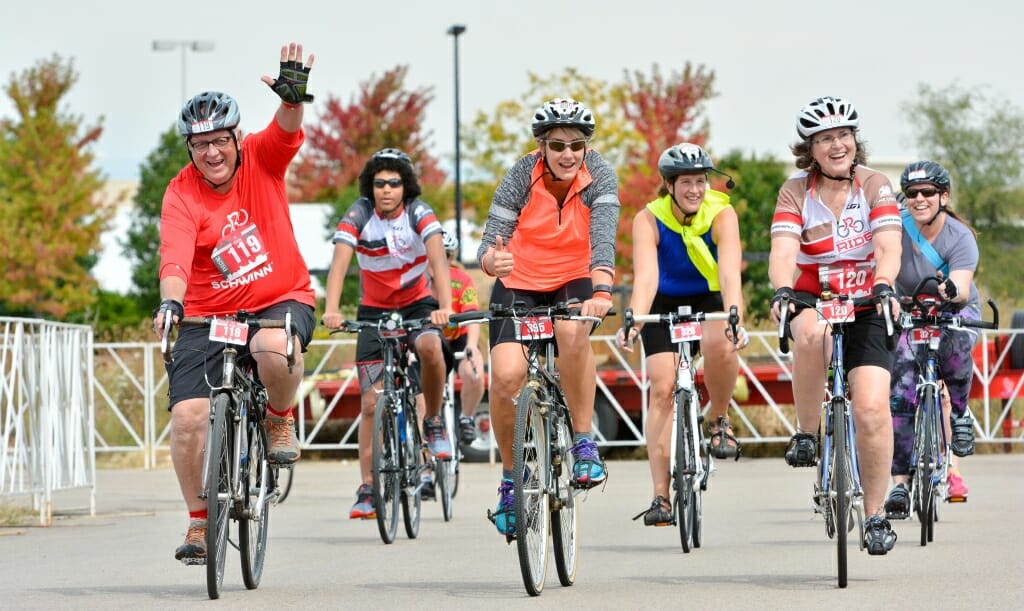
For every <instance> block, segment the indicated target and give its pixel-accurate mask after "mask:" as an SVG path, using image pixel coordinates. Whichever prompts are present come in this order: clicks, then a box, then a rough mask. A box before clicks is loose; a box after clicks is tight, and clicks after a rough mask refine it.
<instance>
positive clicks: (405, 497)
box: [399, 394, 437, 539]
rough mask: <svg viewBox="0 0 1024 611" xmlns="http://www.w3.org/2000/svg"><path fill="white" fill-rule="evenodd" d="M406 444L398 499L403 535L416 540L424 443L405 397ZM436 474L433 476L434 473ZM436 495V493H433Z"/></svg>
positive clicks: (421, 509)
mask: <svg viewBox="0 0 1024 611" xmlns="http://www.w3.org/2000/svg"><path fill="white" fill-rule="evenodd" d="M405 397H406V398H405V400H406V404H405V418H404V421H405V441H404V442H402V444H401V453H402V455H401V458H400V459H399V460H400V465H401V475H402V477H401V479H402V482H401V499H402V522H403V524H404V525H405V535H406V536H407V537H409V538H410V539H415V538H416V537H417V536H418V535H419V533H420V516H421V515H422V512H423V496H422V494H421V493H420V482H421V481H422V475H423V473H425V472H426V470H427V466H426V462H425V458H424V455H423V440H422V438H421V437H420V429H419V424H418V423H417V420H418V419H419V418H418V416H417V415H416V405H415V404H414V403H413V401H412V397H411V396H410V395H408V394H407V395H406V396H405ZM435 475H436V474H435ZM435 494H437V492H436V491H435Z"/></svg>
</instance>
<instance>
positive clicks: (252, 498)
mask: <svg viewBox="0 0 1024 611" xmlns="http://www.w3.org/2000/svg"><path fill="white" fill-rule="evenodd" d="M242 425H243V426H245V427H246V429H247V431H248V434H247V436H248V442H249V443H248V446H249V447H248V452H247V453H246V455H245V458H244V459H243V462H242V469H241V483H242V515H241V516H239V519H238V551H239V552H240V553H241V556H242V580H243V581H244V582H245V587H246V588H248V589H250V590H254V589H256V588H257V587H259V585H260V579H261V578H262V576H263V561H264V559H265V558H266V555H267V523H268V521H269V518H270V506H271V504H272V502H273V499H274V497H275V489H276V484H275V483H274V481H273V473H272V470H271V469H270V465H269V464H268V462H267V452H266V447H267V446H266V439H265V437H264V436H265V435H266V433H265V431H263V426H262V424H261V423H260V422H258V421H257V420H256V419H254V418H250V419H247V421H246V422H244V423H242ZM274 470H276V469H274ZM287 471H288V472H290V471H291V470H290V469H288V470H287Z"/></svg>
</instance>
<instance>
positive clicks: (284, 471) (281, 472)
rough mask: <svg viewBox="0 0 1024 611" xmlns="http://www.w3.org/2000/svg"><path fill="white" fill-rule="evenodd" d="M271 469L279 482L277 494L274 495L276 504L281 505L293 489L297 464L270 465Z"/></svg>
mask: <svg viewBox="0 0 1024 611" xmlns="http://www.w3.org/2000/svg"><path fill="white" fill-rule="evenodd" d="M270 471H271V473H272V474H273V476H274V481H275V482H276V483H277V494H276V495H275V496H274V504H275V505H280V504H281V503H283V502H284V501H285V499H287V498H288V495H289V494H290V493H291V491H292V481H293V480H294V479H295V465H270Z"/></svg>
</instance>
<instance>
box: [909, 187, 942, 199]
mask: <svg viewBox="0 0 1024 611" xmlns="http://www.w3.org/2000/svg"><path fill="white" fill-rule="evenodd" d="M936 193H939V190H938V189H936V188H935V187H925V188H924V189H907V190H906V192H905V195H906V196H907V199H917V196H918V195H923V196H925V197H931V196H933V195H935V194H936Z"/></svg>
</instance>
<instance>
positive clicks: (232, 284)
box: [160, 119, 314, 316]
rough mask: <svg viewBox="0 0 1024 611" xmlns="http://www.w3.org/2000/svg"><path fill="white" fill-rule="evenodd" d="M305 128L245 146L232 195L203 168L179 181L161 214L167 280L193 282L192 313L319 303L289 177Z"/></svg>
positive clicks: (188, 307) (255, 138) (275, 132)
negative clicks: (295, 222)
mask: <svg viewBox="0 0 1024 611" xmlns="http://www.w3.org/2000/svg"><path fill="white" fill-rule="evenodd" d="M303 138H304V135H303V132H302V130H299V131H297V132H286V131H284V130H283V129H281V127H280V126H279V125H278V124H277V120H276V119H274V120H271V122H270V125H269V126H268V127H267V128H266V129H264V130H262V131H260V132H256V133H254V134H250V135H249V136H248V137H246V138H245V140H243V141H242V152H241V158H242V160H243V162H242V164H241V165H240V166H239V168H238V172H236V173H235V181H234V184H233V185H232V187H231V190H230V191H229V192H228V193H226V194H223V195H222V194H220V193H217V192H216V191H214V190H213V189H212V188H210V186H209V185H208V184H207V183H206V182H205V181H204V180H203V177H202V174H201V173H200V172H199V170H198V169H196V167H195V165H193V164H189V165H188V166H187V167H185V168H184V169H182V170H181V172H179V173H178V175H177V176H176V177H175V178H174V179H173V180H171V182H170V184H169V185H168V186H167V190H166V191H165V192H164V199H163V208H162V210H161V212H160V279H163V278H166V277H168V276H178V277H180V278H182V279H184V280H185V283H186V285H187V288H186V292H185V314H186V315H188V316H223V315H227V314H234V313H236V312H237V311H238V310H241V309H245V310H249V311H251V312H258V311H260V310H263V309H265V308H268V307H270V306H272V305H274V304H276V303H280V302H282V301H286V300H294V301H298V302H300V303H304V304H307V305H310V306H313V305H314V296H313V288H312V286H311V285H310V280H309V269H308V268H307V267H306V262H305V261H304V260H303V258H302V254H301V252H300V251H299V246H298V243H297V242H296V240H295V231H294V230H293V228H292V221H291V214H290V212H289V209H288V197H287V195H286V193H285V181H284V175H285V171H286V170H287V169H288V164H289V163H290V162H291V160H292V158H293V157H295V154H296V153H297V152H298V151H299V147H301V146H302V141H303Z"/></svg>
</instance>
